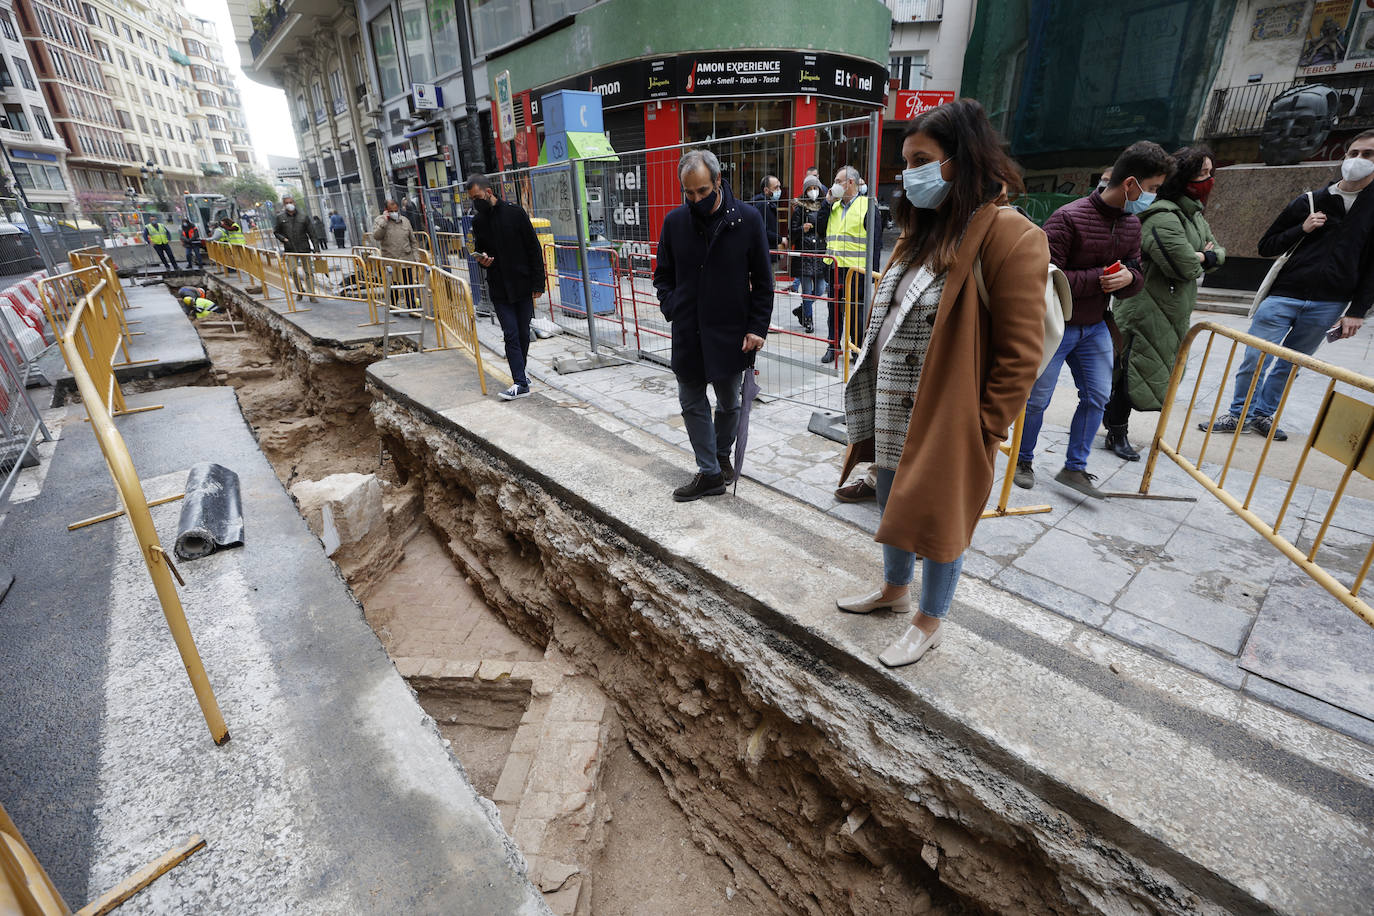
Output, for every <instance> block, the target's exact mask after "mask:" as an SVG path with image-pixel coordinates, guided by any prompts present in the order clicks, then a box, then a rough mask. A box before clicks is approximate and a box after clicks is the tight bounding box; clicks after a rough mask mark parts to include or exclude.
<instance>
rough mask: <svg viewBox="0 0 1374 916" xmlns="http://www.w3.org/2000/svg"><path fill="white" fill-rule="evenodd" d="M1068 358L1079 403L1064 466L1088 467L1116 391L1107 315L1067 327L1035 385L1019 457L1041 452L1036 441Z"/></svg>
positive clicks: (1070, 430)
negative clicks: (1036, 449) (1046, 409)
mask: <svg viewBox="0 0 1374 916" xmlns="http://www.w3.org/2000/svg"><path fill="white" fill-rule="evenodd" d="M1065 363H1068V364H1069V371H1070V372H1072V373H1073V381H1074V384H1075V385H1077V386H1078V409H1077V410H1075V411H1074V412H1073V422H1072V423H1071V424H1070V425H1069V451H1068V455H1067V456H1066V458H1065V459H1064V467H1066V468H1068V469H1069V470H1071V471H1082V470H1085V469H1086V468H1087V467H1088V453H1089V452H1090V451H1091V450H1092V445H1093V435H1094V434H1096V432H1097V427H1098V426H1100V425H1102V411H1103V409H1105V408H1106V406H1107V398H1108V397H1110V396H1111V393H1112V335H1111V332H1110V331H1108V330H1107V322H1105V321H1099V322H1098V323H1097V324H1088V325H1076V324H1071V325H1069V326H1068V327H1066V328H1064V339H1063V340H1062V341H1060V342H1059V349H1058V350H1056V351H1054V358H1053V359H1051V360H1050V364H1049V365H1048V366H1046V367H1045V371H1044V372H1043V373H1042V374H1041V376H1040V377H1039V378H1038V379H1036V380H1035V385H1034V386H1033V387H1032V388H1031V393H1030V399H1029V400H1028V401H1027V402H1026V423H1025V426H1024V427H1023V428H1022V430H1021V454H1020V455H1019V456H1017V457H1018V460H1020V461H1024V462H1029V461H1030V460H1031V459H1032V458H1034V457H1035V441H1036V440H1037V439H1039V438H1040V427H1041V425H1043V424H1044V422H1045V408H1046V407H1048V406H1050V398H1052V397H1054V386H1055V384H1056V383H1057V382H1058V381H1059V370H1060V368H1061V367H1062V366H1063V365H1064V364H1065Z"/></svg>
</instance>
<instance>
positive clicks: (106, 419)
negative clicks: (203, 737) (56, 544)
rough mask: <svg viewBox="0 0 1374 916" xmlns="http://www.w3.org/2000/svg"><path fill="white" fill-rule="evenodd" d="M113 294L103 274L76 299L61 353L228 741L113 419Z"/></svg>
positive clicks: (210, 716) (171, 569) (214, 730)
mask: <svg viewBox="0 0 1374 916" xmlns="http://www.w3.org/2000/svg"><path fill="white" fill-rule="evenodd" d="M109 298H112V297H110V296H107V295H106V281H105V280H103V279H102V280H101V281H99V282H98V283H97V284H96V287H95V288H94V289H92V290H91V292H90V294H89V295H87V296H86V297H84V298H83V299H82V300H81V301H80V303H78V304H77V307H76V309H75V310H74V311H73V312H72V315H71V320H70V321H68V322H67V327H66V332H65V333H64V334H63V335H62V337H61V338H60V339H59V342H60V344H61V346H62V353H63V355H64V356H66V358H67V365H68V366H69V367H71V371H72V376H73V377H74V379H75V380H76V387H77V390H78V391H80V392H81V400H82V401H83V402H84V404H85V407H86V416H87V417H88V418H89V419H90V421H91V429H92V430H94V432H95V436H96V441H97V442H98V443H99V444H100V451H101V454H103V455H104V456H105V465H106V467H108V468H109V471H110V477H111V478H112V479H113V480H114V484H115V491H116V493H117V494H118V496H119V502H120V505H121V506H122V507H123V510H124V514H125V515H126V516H127V517H128V519H129V524H130V525H131V526H132V528H133V532H134V537H135V538H136V539H137V540H138V546H139V552H140V553H141V554H142V555H143V562H144V564H145V565H146V566H147V567H148V575H149V576H150V577H151V578H152V580H153V587H154V588H155V589H156V590H157V597H158V601H159V602H160V603H161V605H162V613H163V616H164V617H166V619H167V626H168V628H169V629H170V630H171V631H172V639H173V641H175V642H176V646H177V651H178V652H180V653H181V661H182V664H183V665H185V666H186V673H187V675H188V676H189V677H190V678H191V687H192V688H193V689H194V690H195V693H196V700H197V701H198V702H199V703H200V710H201V713H202V714H203V715H204V716H205V724H206V725H207V726H209V728H210V736H211V737H212V738H213V739H214V742H215V743H216V744H223V743H224V742H225V741H228V740H229V729H228V727H227V726H226V725H225V724H224V717H223V716H222V715H221V714H220V711H219V703H218V702H217V701H216V700H215V694H214V691H213V690H212V689H211V687H210V680H209V678H207V677H206V675H205V667H204V665H202V664H201V660H200V653H199V652H197V651H196V644H195V640H194V639H193V638H192V637H191V629H190V627H189V626H188V625H187V623H186V613H185V611H184V610H183V609H182V607H181V599H180V598H179V597H178V595H177V590H176V585H175V584H174V583H173V581H172V577H173V575H175V576H176V578H177V579H178V580H179V579H180V578H181V576H180V574H179V573H177V572H176V567H175V566H173V565H172V559H171V555H170V554H168V553H167V551H166V550H164V549H163V547H162V542H161V541H160V540H159V539H158V535H157V529H156V528H154V527H153V516H152V513H151V512H150V511H149V509H148V500H147V497H145V496H144V494H143V485H142V484H141V483H139V480H138V474H137V472H136V471H135V470H134V464H133V460H132V459H131V458H130V457H129V450H128V449H127V448H126V447H125V445H124V439H123V437H122V436H120V434H119V431H118V430H117V429H115V425H114V420H113V419H112V418H111V416H110V414H111V413H112V412H113V411H112V410H111V405H113V404H117V405H119V410H120V412H126V413H129V412H134V411H124V410H123V404H124V397H123V394H122V393H121V392H120V390H119V385H118V384H117V383H116V382H115V380H114V373H113V372H112V371H111V370H110V368H109V363H110V360H109V357H108V356H107V355H106V350H109V351H111V352H113V349H114V341H113V334H112V332H111V330H110V327H109V325H110V324H111V322H110V320H109V318H107V317H103V312H105V311H107V307H106V306H105V305H103V304H102V303H103V302H104V301H106V300H108V299H109ZM102 382H103V383H104V387H105V389H106V390H105V391H104V392H102V391H101V387H102V384H101V383H102ZM107 399H108V400H107ZM140 409H141V410H142V409H151V408H140Z"/></svg>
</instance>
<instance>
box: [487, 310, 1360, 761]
mask: <svg viewBox="0 0 1374 916" xmlns="http://www.w3.org/2000/svg"><path fill="white" fill-rule="evenodd" d="M775 311H776V310H775ZM777 317H778V316H777V315H775V319H777ZM1197 317H1198V318H1199V319H1204V318H1206V319H1210V320H1214V321H1217V322H1219V323H1222V324H1225V325H1228V326H1230V327H1237V328H1241V329H1244V328H1245V327H1247V326H1248V321H1247V319H1245V318H1244V317H1242V316H1221V315H1206V314H1199V315H1198V316H1197ZM787 320H788V321H791V318H790V317H789V318H788V319H787ZM479 335H480V336H481V339H482V340H483V342H484V343H485V344H486V345H487V349H488V353H487V354H486V357H485V359H486V360H487V361H488V362H492V361H495V362H497V364H498V365H502V366H504V360H503V358H502V354H503V353H504V348H503V345H502V342H501V335H500V329H499V327H497V326H495V325H492V324H489V323H486V322H482V323H479ZM585 347H586V342H585V339H582V338H579V337H577V336H575V335H572V334H567V333H564V334H562V335H559V336H557V337H552V338H549V339H546V340H540V341H536V342H535V343H534V344H533V346H532V349H531V354H530V357H531V366H530V374H531V376H532V377H533V378H535V379H536V380H537V381H538V382H542V383H543V384H544V385H546V386H549V387H552V388H556V389H558V390H559V391H561V392H563V393H564V394H565V396H567V397H571V398H572V399H574V400H577V401H580V402H584V403H586V404H588V405H591V406H594V407H596V408H598V409H600V410H602V411H605V412H606V413H608V414H610V415H612V416H613V417H615V419H616V420H617V421H619V423H620V424H622V428H625V429H631V428H633V429H639V430H644V431H646V432H648V433H651V434H653V435H654V436H656V437H658V438H660V439H662V440H664V441H665V442H668V443H670V444H672V445H674V446H677V447H679V448H680V449H681V450H682V458H681V468H682V479H683V481H685V480H686V479H687V478H688V477H689V476H690V474H691V473H692V461H691V456H690V451H689V449H688V445H687V434H686V431H685V429H684V428H683V424H682V418H681V414H680V410H679V407H678V403H677V393H676V392H677V389H676V383H675V382H674V380H673V376H672V374H671V373H670V372H668V371H667V370H666V369H664V368H663V367H662V366H660V365H657V364H655V363H652V362H648V361H643V362H637V363H627V364H625V365H621V366H613V367H610V368H603V369H597V370H591V371H585V372H578V373H574V374H569V375H560V374H558V373H557V372H556V371H554V369H553V364H554V362H555V360H559V359H560V358H565V357H568V356H571V355H577V354H579V353H580V352H582V351H583V350H585ZM1202 350H1203V347H1202V346H1201V344H1199V345H1198V346H1197V347H1195V348H1194V353H1193V354H1192V359H1191V361H1190V371H1189V374H1188V376H1187V381H1188V384H1187V385H1185V386H1184V389H1183V390H1182V391H1181V392H1180V400H1181V402H1182V403H1181V404H1180V405H1179V406H1178V408H1177V416H1176V418H1175V420H1174V422H1173V424H1172V425H1171V435H1174V436H1176V435H1177V431H1178V429H1179V427H1180V426H1181V418H1182V413H1183V408H1184V407H1186V402H1187V398H1188V397H1189V396H1190V395H1191V391H1192V389H1191V382H1192V380H1193V379H1194V378H1196V377H1197V372H1198V365H1199V363H1200V361H1201V357H1202ZM1214 350H1215V352H1214V353H1213V355H1212V357H1211V359H1210V360H1209V363H1208V367H1207V370H1206V372H1205V373H1204V374H1203V380H1202V386H1201V389H1200V393H1199V399H1198V403H1199V405H1204V406H1202V407H1200V408H1199V409H1205V410H1206V411H1207V412H1208V413H1210V411H1211V406H1212V403H1213V401H1214V399H1215V396H1216V392H1217V391H1218V388H1219V387H1223V386H1229V382H1228V381H1226V380H1224V379H1223V378H1222V370H1223V369H1224V367H1225V364H1226V355H1225V352H1224V348H1223V347H1222V346H1221V344H1220V342H1219V343H1218V344H1217V345H1216V346H1215V347H1214ZM1317 355H1318V356H1319V357H1320V358H1322V359H1326V360H1328V361H1331V362H1334V363H1336V364H1337V365H1343V366H1346V367H1347V368H1351V369H1354V370H1355V371H1359V372H1363V373H1365V374H1374V335H1371V334H1369V333H1364V334H1361V335H1359V336H1357V337H1356V338H1354V339H1352V340H1348V341H1342V342H1340V343H1337V344H1329V345H1325V346H1323V348H1322V349H1321V350H1320V351H1318V354H1317ZM1236 360H1237V364H1238V362H1239V354H1238V355H1237V357H1236ZM1233 372H1234V367H1233ZM536 390H538V389H536ZM545 390H547V389H545ZM1324 390H1325V383H1324V381H1323V380H1321V379H1319V378H1317V377H1315V376H1312V375H1310V374H1300V375H1299V377H1298V380H1297V381H1296V382H1295V383H1294V387H1293V392H1292V394H1291V396H1290V399H1289V405H1288V408H1287V412H1288V416H1290V417H1293V418H1295V421H1296V424H1297V427H1298V428H1304V429H1305V427H1306V426H1307V425H1308V424H1309V423H1310V419H1311V417H1312V416H1313V415H1314V414H1315V413H1316V410H1317V407H1318V405H1319V403H1320V400H1321V396H1322V393H1323V392H1324ZM1229 395H1230V389H1229V387H1226V390H1225V392H1224V394H1223V405H1224V404H1225V403H1227V402H1228V401H1229ZM1076 403H1077V393H1076V391H1075V389H1074V386H1073V381H1072V378H1071V376H1070V373H1069V372H1068V371H1067V370H1066V371H1064V372H1063V373H1062V374H1061V376H1060V379H1059V386H1058V388H1057V389H1056V393H1055V398H1054V402H1053V403H1052V404H1051V407H1050V409H1049V410H1048V411H1047V412H1046V423H1045V427H1044V430H1043V432H1042V435H1041V442H1040V447H1039V450H1038V452H1037V455H1036V459H1035V466H1036V471H1037V475H1038V476H1037V480H1038V481H1039V482H1038V483H1037V485H1036V487H1035V488H1034V489H1033V490H1032V491H1030V492H1027V491H1024V490H1021V489H1018V488H1013V489H1012V497H1011V505H1012V506H1024V505H1032V504H1047V505H1049V506H1051V508H1052V511H1051V512H1049V513H1047V514H1043V515H1033V516H1024V517H1010V518H1000V519H988V520H985V521H984V522H983V523H982V524H981V525H980V526H979V527H978V529H977V531H976V532H975V536H974V540H973V545H972V548H971V549H970V551H969V553H968V555H967V558H966V563H965V567H964V569H965V573H966V574H968V575H971V576H973V577H976V578H978V579H980V580H982V581H985V582H990V583H992V584H994V585H997V586H999V587H1002V588H1005V589H1007V590H1008V591H1011V592H1012V593H1014V594H1017V595H1020V596H1022V597H1024V598H1027V599H1029V600H1031V601H1034V602H1035V603H1037V604H1039V605H1040V606H1041V607H1044V608H1046V609H1048V610H1051V611H1054V612H1055V613H1057V614H1060V615H1062V616H1063V617H1065V618H1067V619H1069V620H1071V621H1074V622H1076V623H1077V624H1080V625H1082V626H1084V627H1087V628H1090V629H1094V630H1101V631H1103V632H1106V633H1110V634H1112V635H1113V636H1115V637H1116V638H1119V639H1122V640H1124V641H1126V642H1129V643H1132V644H1134V645H1136V646H1139V647H1141V648H1144V649H1147V650H1149V651H1151V652H1153V653H1157V654H1158V655H1160V656H1162V657H1164V658H1166V659H1169V660H1170V661H1172V662H1175V663H1177V664H1179V665H1182V666H1183V667H1185V668H1188V669H1190V670H1193V671H1196V672H1199V673H1201V674H1204V675H1206V676H1207V677H1208V678H1210V679H1212V680H1213V681H1215V682H1216V683H1218V684H1220V685H1223V686H1225V687H1226V688H1228V689H1232V690H1239V691H1242V692H1244V693H1246V694H1249V695H1252V696H1256V697H1259V698H1262V699H1263V700H1264V701H1266V702H1269V703H1273V704H1274V705H1276V706H1279V707H1281V708H1283V709H1286V710H1290V711H1293V712H1296V713H1298V714H1299V715H1302V716H1305V717H1307V718H1310V719H1312V720H1313V721H1317V722H1320V723H1322V724H1324V725H1327V726H1329V727H1331V728H1335V729H1337V730H1339V731H1341V732H1344V733H1345V734H1348V735H1351V736H1353V737H1357V738H1359V739H1361V740H1363V741H1365V742H1367V743H1371V744H1374V686H1371V685H1372V684H1374V676H1372V675H1374V629H1371V628H1370V627H1369V626H1367V625H1366V624H1364V622H1363V621H1361V620H1360V619H1359V618H1357V617H1356V616H1355V615H1353V614H1352V613H1351V612H1350V611H1348V610H1347V609H1346V608H1345V607H1344V606H1343V605H1341V604H1340V603H1339V602H1338V601H1337V600H1336V599H1335V598H1333V597H1332V596H1331V595H1329V594H1328V593H1327V592H1326V591H1325V590H1324V589H1322V588H1321V587H1320V586H1318V585H1317V584H1316V583H1315V582H1313V581H1312V580H1311V579H1309V578H1308V577H1307V576H1306V575H1305V574H1304V573H1302V572H1301V571H1300V570H1298V569H1297V568H1296V567H1294V566H1293V565H1292V564H1291V563H1289V562H1288V561H1287V560H1286V559H1285V558H1283V556H1282V555H1281V554H1279V553H1278V551H1277V550H1275V549H1274V548H1272V547H1271V546H1270V545H1269V544H1268V543H1267V542H1265V541H1264V540H1263V538H1261V537H1260V536H1259V535H1258V534H1257V533H1255V532H1254V530H1253V529H1251V528H1250V527H1249V526H1248V525H1246V524H1245V523H1244V522H1242V521H1241V520H1240V519H1238V518H1237V517H1235V516H1234V515H1232V514H1231V513H1230V512H1229V510H1227V509H1226V508H1225V507H1224V506H1222V505H1221V504H1220V503H1219V502H1217V501H1216V500H1215V499H1213V498H1212V497H1210V496H1208V495H1207V494H1206V492H1205V491H1203V490H1202V488H1201V487H1200V486H1198V485H1197V484H1196V483H1194V482H1193V481H1192V479H1191V478H1189V477H1187V476H1186V474H1184V473H1183V472H1182V470H1181V469H1179V468H1177V467H1175V466H1173V465H1172V464H1171V463H1170V462H1169V461H1168V460H1167V459H1161V460H1160V462H1159V465H1158V467H1157V469H1156V473H1155V483H1154V486H1153V488H1152V491H1151V492H1153V493H1157V494H1166V495H1187V496H1194V497H1197V501H1196V502H1157V501H1148V500H1138V499H1119V500H1108V501H1105V502H1100V501H1097V500H1089V499H1087V498H1086V497H1083V496H1081V495H1079V494H1078V493H1076V492H1074V491H1072V490H1069V489H1067V488H1065V487H1062V486H1061V485H1059V484H1057V483H1055V482H1054V481H1053V477H1054V474H1055V472H1056V471H1058V469H1059V468H1060V467H1061V466H1062V464H1063V455H1064V450H1065V447H1066V445H1067V441H1068V425H1069V421H1070V419H1071V417H1072V413H1073V410H1074V407H1075V405H1076ZM1223 409H1224V407H1223ZM813 412H814V410H813V408H812V407H811V406H808V405H806V404H801V403H796V402H790V401H781V400H769V401H761V402H760V403H758V404H756V405H755V407H754V410H753V414H752V419H751V425H750V434H749V453H748V456H747V457H746V461H745V470H744V473H745V476H747V477H749V478H752V479H754V480H756V481H758V482H760V483H764V484H766V485H768V486H770V487H772V488H773V489H775V490H777V491H779V492H781V493H784V494H786V495H788V496H792V497H794V498H797V499H800V500H802V501H803V502H806V503H809V504H810V505H812V506H815V507H817V508H819V509H822V510H824V511H826V512H828V513H830V514H831V515H833V516H835V517H837V518H841V519H844V520H845V521H848V522H850V523H852V524H855V525H857V526H859V527H860V528H861V529H863V530H865V531H868V532H870V533H871V532H874V531H876V530H877V524H878V512H877V507H876V505H875V504H874V503H871V502H870V503H867V504H861V505H847V504H843V503H839V502H837V501H836V499H835V497H834V490H835V487H836V486H837V485H838V484H839V483H840V481H839V479H838V475H839V464H840V456H841V454H842V451H843V449H842V447H841V446H840V445H839V444H838V443H836V442H833V441H830V440H828V439H825V438H822V437H821V436H818V435H815V434H813V433H810V432H808V431H807V427H808V423H809V422H810V421H811V418H812V414H813ZM1157 419H1158V414H1136V415H1134V426H1133V434H1134V437H1135V441H1136V442H1137V443H1138V444H1142V443H1147V442H1148V441H1149V437H1150V434H1151V432H1152V431H1153V428H1154V424H1155V423H1156V422H1157ZM1197 419H1198V418H1197V417H1196V416H1195V417H1194V421H1196V420H1197ZM841 430H842V427H841ZM1098 441H1099V444H1100V437H1099V440H1098ZM1186 441H1187V444H1186V446H1185V453H1186V454H1189V455H1190V456H1194V457H1195V456H1196V453H1197V448H1198V446H1199V444H1200V442H1201V433H1197V432H1193V433H1192V434H1191V436H1190V438H1189V439H1188V440H1186ZM1230 445H1231V439H1230V438H1229V437H1226V438H1221V437H1218V438H1214V440H1213V443H1212V445H1211V446H1210V448H1209V453H1208V456H1209V460H1213V459H1216V460H1219V459H1221V458H1223V457H1224V456H1225V454H1226V449H1228V448H1229V447H1230ZM1262 446H1263V439H1262V438H1260V437H1258V436H1254V435H1245V436H1242V437H1240V439H1239V440H1238V441H1237V443H1236V458H1235V463H1234V466H1235V468H1236V469H1237V471H1235V472H1233V479H1232V481H1230V483H1229V486H1231V487H1232V488H1235V487H1241V488H1242V489H1241V493H1242V495H1243V494H1244V488H1245V487H1248V485H1249V482H1250V478H1251V474H1250V473H1249V472H1248V471H1247V468H1253V467H1254V463H1255V461H1256V459H1257V458H1258V454H1259V451H1260V448H1261V447H1262ZM1300 448H1301V443H1300V442H1298V441H1297V440H1296V438H1295V439H1294V441H1290V442H1288V443H1276V444H1275V445H1274V447H1273V449H1272V450H1271V453H1270V456H1269V460H1268V462H1267V463H1266V475H1269V474H1273V475H1275V476H1272V477H1271V476H1263V477H1261V478H1260V481H1259V483H1258V484H1257V485H1256V499H1255V505H1256V506H1258V507H1260V511H1261V514H1265V515H1267V516H1268V517H1269V518H1271V519H1272V518H1273V517H1274V514H1275V512H1276V511H1277V508H1278V506H1279V504H1280V503H1281V501H1282V498H1283V496H1284V494H1285V492H1286V490H1287V480H1288V478H1289V477H1291V474H1292V471H1293V469H1294V464H1295V462H1296V455H1297V454H1298V452H1299V450H1300ZM1143 464H1144V462H1143V461H1142V462H1139V463H1134V464H1132V463H1127V462H1124V461H1121V460H1120V459H1118V458H1116V457H1115V456H1113V455H1111V454H1110V453H1108V452H1106V451H1104V450H1102V449H1100V448H1094V450H1093V454H1092V457H1091V459H1090V462H1089V469H1090V470H1091V471H1093V473H1095V474H1097V475H1098V476H1099V478H1100V480H1099V484H1100V485H1101V486H1102V487H1103V488H1104V489H1105V490H1110V491H1118V492H1120V491H1126V492H1134V491H1135V490H1136V489H1137V488H1138V485H1139V481H1140V474H1141V468H1142V466H1143ZM1004 468H1005V459H999V475H1000V473H1001V471H1002V469H1004ZM1302 480H1303V485H1301V486H1300V487H1299V488H1298V491H1297V494H1296V496H1295V500H1294V503H1293V507H1292V509H1290V511H1289V514H1288V517H1287V520H1286V521H1285V527H1284V533H1285V534H1287V535H1288V536H1290V537H1293V538H1295V539H1296V540H1297V541H1298V542H1299V543H1310V539H1311V537H1312V536H1313V534H1314V532H1315V531H1316V530H1317V528H1318V527H1319V526H1320V523H1321V519H1322V517H1323V515H1324V513H1325V509H1326V506H1327V503H1328V501H1329V499H1330V496H1331V490H1332V489H1333V488H1334V487H1335V486H1336V484H1337V482H1338V480H1339V467H1338V466H1336V465H1335V463H1334V462H1332V461H1330V459H1327V458H1325V457H1324V456H1321V455H1317V454H1314V456H1313V458H1312V459H1311V460H1310V461H1309V463H1308V467H1307V468H1306V469H1305V471H1304V474H1303V478H1302ZM999 489H1000V476H999V478H998V487H995V488H994V491H993V495H992V499H991V500H990V503H989V505H990V506H991V505H992V503H993V502H995V500H996V498H997V496H998V493H999ZM1347 494H1348V495H1347V496H1346V498H1345V500H1344V502H1343V505H1342V509H1341V511H1340V512H1339V513H1338V514H1337V517H1336V519H1335V520H1334V522H1333V529H1332V532H1331V533H1330V534H1329V535H1328V543H1329V544H1330V545H1331V549H1330V550H1324V552H1323V554H1322V557H1323V559H1324V561H1325V562H1327V563H1328V564H1329V565H1330V567H1331V568H1332V570H1333V572H1334V573H1335V574H1336V575H1337V576H1338V577H1340V578H1343V579H1344V580H1345V581H1347V582H1348V581H1351V580H1352V579H1353V578H1354V575H1355V573H1356V572H1357V571H1358V568H1359V565H1360V563H1361V562H1362V560H1363V557H1364V551H1365V550H1367V549H1368V544H1369V541H1370V539H1371V538H1372V537H1374V499H1372V498H1371V497H1374V481H1369V480H1367V479H1364V478H1361V477H1359V476H1358V475H1356V476H1355V478H1353V479H1352V481H1351V484H1350V486H1349V488H1348V489H1347ZM873 561H874V574H875V576H876V575H877V570H878V568H879V567H878V553H877V546H876V545H874V547H873Z"/></svg>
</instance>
